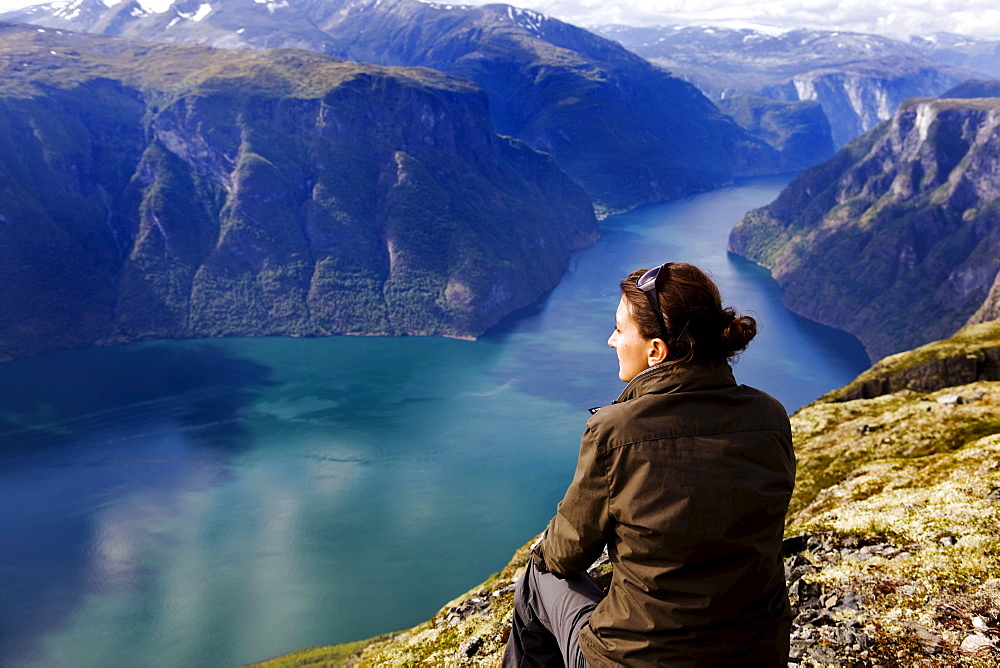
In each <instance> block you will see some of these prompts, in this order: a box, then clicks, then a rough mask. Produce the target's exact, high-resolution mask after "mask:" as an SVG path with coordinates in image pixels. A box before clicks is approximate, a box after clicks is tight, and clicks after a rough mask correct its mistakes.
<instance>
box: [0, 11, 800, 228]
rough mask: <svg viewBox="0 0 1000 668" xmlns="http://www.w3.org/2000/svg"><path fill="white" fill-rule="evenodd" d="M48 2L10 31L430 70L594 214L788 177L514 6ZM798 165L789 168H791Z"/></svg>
mask: <svg viewBox="0 0 1000 668" xmlns="http://www.w3.org/2000/svg"><path fill="white" fill-rule="evenodd" d="M102 6H103V3H101V2H100V0H74V1H73V2H70V3H52V4H50V5H46V6H40V7H36V8H29V9H26V10H23V11H20V12H15V13H11V14H8V15H7V16H8V17H10V18H14V20H18V21H30V22H33V23H38V24H40V25H46V26H52V27H57V28H69V29H73V30H87V31H91V32H97V33H103V34H108V35H121V36H125V37H131V38H141V39H150V40H156V41H166V42H174V43H178V42H188V43H199V44H209V45H213V46H219V47H227V48H228V47H233V46H244V47H254V48H273V47H277V46H292V47H299V48H308V49H313V50H316V51H321V52H323V53H326V54H330V55H334V56H338V57H343V58H350V59H353V60H360V61H365V62H373V63H378V64H383V65H407V66H425V67H432V68H435V69H438V70H441V71H444V72H448V73H450V74H455V75H458V76H462V77H465V78H468V79H471V80H472V81H474V82H475V83H476V84H478V85H479V86H480V87H482V88H483V90H484V91H486V94H487V96H488V97H489V100H490V113H491V117H492V119H493V123H494V126H495V128H496V129H497V131H498V132H500V133H502V134H508V135H511V136H514V137H517V138H519V139H522V140H524V141H525V142H527V143H528V144H529V145H530V146H532V147H533V148H536V149H538V150H541V151H545V152H546V153H550V154H551V155H552V156H553V157H554V158H555V160H556V162H557V163H558V164H559V165H560V167H562V168H563V169H564V170H565V171H566V172H567V173H568V174H569V175H570V176H571V177H573V178H574V179H576V180H577V181H578V182H579V183H581V184H582V185H583V186H584V188H586V190H587V191H588V192H589V193H590V194H591V196H592V198H593V199H594V200H595V201H597V202H598V203H599V204H600V205H602V206H605V207H607V208H610V209H623V208H629V207H632V206H636V205H638V204H642V203H645V202H651V201H658V200H663V199H668V198H672V197H678V196H681V195H685V194H688V193H691V192H696V191H700V190H705V189H709V188H713V187H717V186H719V185H721V184H724V183H728V182H730V181H731V180H732V179H733V178H734V177H736V176H745V175H750V174H759V173H774V172H778V171H788V170H790V169H793V168H794V164H799V162H801V161H799V162H795V160H797V159H798V158H793V159H792V161H789V160H787V159H786V158H785V156H783V155H782V153H781V152H780V151H778V150H775V149H774V148H772V147H770V146H769V145H768V144H767V143H766V142H764V141H761V140H760V139H757V138H756V137H754V136H752V135H750V134H748V133H747V132H745V131H744V130H743V129H741V128H740V127H739V126H738V125H737V124H736V123H734V122H733V121H732V120H731V119H729V118H727V117H726V116H724V115H723V114H722V113H720V112H719V110H718V109H717V108H716V107H715V106H714V105H713V104H712V103H711V102H710V101H709V100H708V99H706V98H705V96H703V95H702V94H701V93H700V92H699V91H698V90H697V89H696V88H695V87H694V86H692V85H690V84H689V83H687V82H685V81H683V80H681V79H679V78H677V77H674V76H671V75H669V74H668V73H666V72H664V71H663V70H661V69H659V68H657V67H654V66H652V65H651V64H650V63H648V62H647V61H645V60H643V59H642V58H639V57H638V56H636V55H635V54H633V53H631V52H629V51H627V50H626V49H624V48H622V47H621V46H620V45H619V44H616V43H615V42H612V41H610V40H607V39H604V38H601V37H598V36H597V35H594V34H592V33H589V32H587V31H585V30H582V29H580V28H577V27H575V26H572V25H569V24H567V23H563V22H561V21H558V20H555V19H553V18H551V17H548V16H545V15H544V14H540V13H538V12H533V11H530V10H523V9H519V8H515V7H511V6H509V5H501V4H494V5H486V6H482V7H472V6H466V5H451V4H439V3H433V2H420V1H419V0H332V1H324V2H319V1H316V0H282V1H281V2H266V3H261V2H254V1H253V0H214V1H213V2H211V3H210V4H209V3H199V2H194V1H192V0H178V1H177V2H174V4H172V5H170V6H169V7H168V8H166V9H165V11H162V12H159V13H157V12H150V11H148V10H146V9H143V8H142V7H141V6H140V5H139V4H137V3H136V2H135V1H134V0H129V1H127V2H122V3H120V4H118V5H115V6H114V7H111V8H107V7H104V8H103V9H101V7H102ZM793 163H794V164H793Z"/></svg>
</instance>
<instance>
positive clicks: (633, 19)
mask: <svg viewBox="0 0 1000 668" xmlns="http://www.w3.org/2000/svg"><path fill="white" fill-rule="evenodd" d="M36 1H37V0H36ZM151 1H155V0H151ZM495 1H496V0H463V4H487V2H495ZM161 2H169V0H161ZM29 4H35V2H33V1H32V0H0V11H7V10H10V9H15V8H18V7H23V6H26V5H29ZM512 4H515V5H516V6H521V7H526V8H531V9H535V10H538V11H541V12H544V13H546V14H549V15H550V16H554V17H555V18H558V19H562V20H563V21H568V22H570V23H575V24H577V25H580V26H584V27H593V26H599V25H604V24H608V23H623V24H626V25H673V24H685V25H687V24H696V25H699V24H717V25H726V26H734V27H735V26H758V25H761V26H773V27H777V28H781V29H786V30H790V29H792V28H819V29H829V30H848V31H853V32H872V33H878V34H883V35H888V36H891V37H898V38H904V39H905V38H907V37H909V36H910V35H914V34H928V33H932V32H956V33H961V34H966V35H972V36H975V37H981V38H986V39H1000V9H997V8H996V0H888V1H887V2H873V1H872V0H842V1H838V0H619V1H618V2H614V3H609V2H607V1H606V0H527V1H526V2H514V3H512Z"/></svg>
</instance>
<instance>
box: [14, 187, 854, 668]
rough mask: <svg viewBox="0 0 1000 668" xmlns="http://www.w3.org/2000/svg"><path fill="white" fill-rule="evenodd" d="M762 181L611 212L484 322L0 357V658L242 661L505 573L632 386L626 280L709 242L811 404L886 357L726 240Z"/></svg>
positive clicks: (380, 627)
mask: <svg viewBox="0 0 1000 668" xmlns="http://www.w3.org/2000/svg"><path fill="white" fill-rule="evenodd" d="M783 183H784V180H782V179H760V180H755V181H752V182H748V183H747V184H743V185H741V186H739V187H734V188H729V189H725V190H721V191H716V192H713V193H707V194H705V195H701V196H698V197H692V198H688V199H686V200H682V201H678V202H672V203H668V204H659V205H652V206H648V207H643V208H642V209H640V210H637V211H634V212H632V213H630V214H626V215H623V216H618V217H615V218H612V219H610V220H608V221H606V224H605V225H604V229H605V232H604V238H603V239H602V240H601V242H599V243H598V244H597V245H596V246H594V247H592V248H589V249H586V250H584V251H582V252H580V253H578V254H577V255H576V257H575V258H574V261H573V265H572V267H571V268H570V271H569V272H568V273H567V276H566V277H565V279H564V281H563V282H562V283H561V284H560V285H559V286H558V287H557V288H556V289H555V290H553V291H552V292H551V293H550V294H549V295H548V296H547V297H546V298H545V299H544V300H542V301H541V302H539V303H538V304H536V305H533V306H532V307H530V308H529V309H526V310H525V311H524V312H521V313H519V314H516V315H515V316H513V317H511V318H508V319H507V320H505V321H504V322H503V323H501V325H500V326H499V327H497V328H496V329H495V330H494V331H492V332H491V333H490V334H489V335H488V336H486V337H484V338H483V339H481V340H480V341H477V342H467V341H452V340H445V339H421V338H395V339H375V338H360V337H335V338H329V339H308V340H296V339H224V340H212V341H176V342H150V343H142V344H134V345H130V346H124V347H117V348H105V349H91V350H77V351H66V352H62V353H55V354H51V355H45V356H40V357H37V358H32V359H28V360H21V361H18V362H13V363H9V364H3V365H0V517H2V518H3V522H4V525H3V526H4V531H3V532H0V575H2V577H0V664H3V665H55V666H102V665H108V664H109V663H110V664H116V665H162V666H177V665H189V666H199V665H205V666H215V665H235V664H238V663H245V662H250V661H255V660H260V659H263V658H267V657H269V656H273V655H276V654H279V653H282V652H286V651H290V650H293V649H298V648H302V647H307V646H312V645H319V644H329V643H335V642H342V641H347V640H353V639H358V638H363V637H368V636H371V635H375V634H377V633H381V632H385V631H389V630H393V629H398V628H403V627H406V626H410V625H412V624H414V623H417V622H419V621H421V620H422V619H426V618H428V617H429V616H430V615H432V614H433V613H434V612H436V611H437V609H438V608H439V607H440V605H442V604H443V603H444V602H446V601H447V600H449V599H451V598H453V597H454V596H456V595H458V594H459V593H461V592H463V591H465V590H466V589H468V588H469V587H471V586H473V585H475V584H476V583H478V582H479V581H481V580H482V579H484V578H485V577H486V576H487V575H488V574H489V573H491V572H493V571H496V570H498V569H499V568H500V567H501V566H502V565H503V563H504V562H505V561H506V559H507V558H508V557H509V555H510V554H511V553H512V551H513V550H514V548H516V547H517V546H519V545H520V544H522V543H523V542H524V541H525V540H527V539H528V538H530V537H531V536H532V535H533V534H534V533H536V532H537V531H538V530H540V529H541V528H542V526H544V523H545V521H547V519H548V517H549V516H550V515H551V513H552V511H553V509H554V506H555V503H556V502H557V501H558V499H559V498H560V496H561V494H562V491H563V490H564V489H565V486H566V484H567V483H568V481H569V478H570V477H571V475H572V470H573V462H574V460H575V457H576V450H577V447H578V442H579V434H580V433H581V431H582V428H583V423H584V421H585V420H586V417H587V413H586V410H585V409H586V408H587V407H589V406H595V405H599V404H601V403H606V402H608V401H610V400H612V399H614V398H615V396H617V394H618V392H619V391H620V389H621V383H620V382H618V380H617V362H616V360H615V355H614V353H613V351H611V350H610V349H609V348H607V347H606V344H605V342H606V339H607V336H608V334H609V333H610V331H611V328H612V323H613V317H614V309H615V306H616V304H617V301H618V288H617V282H618V280H620V278H621V277H622V276H624V275H625V274H626V273H627V272H628V271H630V270H631V269H634V268H636V267H638V266H650V265H652V264H656V263H659V262H663V261H665V260H687V261H690V262H693V263H695V264H699V265H701V266H703V267H704V268H706V269H709V270H711V271H712V272H713V274H714V276H715V278H716V279H717V281H718V282H719V284H720V287H721V289H722V292H723V297H724V299H725V301H727V302H731V303H734V304H736V305H737V306H739V307H741V308H750V309H753V310H754V311H755V312H756V314H757V315H758V317H759V318H760V321H761V335H760V337H759V340H757V341H755V342H754V344H753V345H752V347H751V349H750V351H749V352H748V353H746V354H745V355H744V358H743V359H742V360H741V361H740V363H739V365H738V366H737V369H736V371H737V378H738V379H740V380H741V381H742V382H746V383H748V384H752V385H757V386H759V387H762V388H763V389H765V390H767V391H768V392H771V393H772V394H774V395H775V396H776V397H778V398H779V399H780V400H781V401H782V402H783V403H784V404H785V405H786V407H788V408H790V409H794V408H796V407H798V406H800V405H802V404H803V403H806V402H808V401H810V400H812V399H814V398H815V397H816V396H818V395H819V394H821V393H822V392H825V391H826V390H828V389H830V388H832V387H835V386H839V385H841V384H843V383H844V382H846V381H847V380H849V379H850V378H852V377H853V376H854V375H855V374H856V373H857V372H858V371H860V370H861V369H863V368H864V367H865V366H866V359H865V358H864V355H863V352H862V351H861V350H860V346H859V344H858V343H857V342H856V341H854V340H853V339H852V338H851V337H849V336H846V335H843V334H841V333H838V332H835V331H833V330H830V329H828V328H825V327H822V326H819V325H816V324H815V323H810V322H808V321H806V320H803V319H801V318H797V317H795V316H793V315H792V314H790V313H788V312H787V311H785V310H784V309H783V308H782V307H781V305H780V293H779V291H778V289H777V286H776V285H775V284H774V282H773V281H771V279H770V277H769V276H768V275H767V272H766V271H763V270H761V269H760V268H759V267H756V266H754V265H752V264H750V263H747V262H745V261H743V260H741V259H739V258H735V257H729V256H727V255H726V253H725V238H726V235H727V233H728V229H729V228H730V227H731V225H732V223H733V222H735V220H736V219H737V218H738V217H739V216H740V215H741V214H742V213H743V212H744V211H746V210H748V209H750V208H752V207H754V206H759V205H762V204H765V203H767V202H769V201H770V200H771V199H773V197H774V196H775V195H776V194H777V192H778V191H779V190H780V188H781V186H782V185H783Z"/></svg>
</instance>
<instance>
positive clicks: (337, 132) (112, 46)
mask: <svg viewBox="0 0 1000 668" xmlns="http://www.w3.org/2000/svg"><path fill="white" fill-rule="evenodd" d="M0 60H2V63H3V64H2V68H3V70H4V72H5V73H6V74H5V77H4V79H3V81H2V82H0V193H2V197H0V290H2V291H3V292H4V299H3V300H0V357H5V358H12V357H20V356H24V355H29V354H33V353H37V352H42V351H45V350H53V349H57V348H65V347H72V346H81V345H89V344H93V343H108V342H124V341H132V340H137V339H146V338H155V337H199V336H228V335H244V336H250V335H292V336H317V335H327V334H334V333H348V334H396V335H399V334H421V335H428V334H433V335H445V336H454V337H474V336H477V335H479V334H481V333H482V332H483V331H485V330H486V329H487V328H488V327H490V326H491V325H493V324H495V323H496V322H497V321H498V320H499V319H500V318H502V317H503V316H504V315H505V314H507V313H509V312H511V311H513V310H515V309H517V308H520V307H522V306H525V305H527V304H529V303H530V302H532V301H534V300H535V299H537V298H538V297H539V296H540V295H541V294H542V293H544V292H545V291H546V290H548V289H551V287H552V286H553V285H555V284H556V283H557V282H558V280H559V278H560V277H561V275H562V273H563V272H564V271H565V268H566V266H567V262H568V258H569V253H570V251H571V250H572V249H574V248H579V247H581V246H583V245H586V244H588V243H591V242H592V241H594V240H595V239H596V237H597V226H596V220H595V217H594V213H593V209H592V207H591V204H590V201H589V199H588V197H587V195H586V193H585V192H584V191H583V190H582V189H581V188H580V187H579V186H578V185H576V184H575V183H573V182H572V181H571V180H570V179H569V178H568V177H567V176H566V175H565V174H564V173H563V172H561V171H560V170H559V169H558V168H557V167H556V166H555V164H554V163H553V162H552V159H551V158H550V157H549V156H546V155H544V154H541V153H538V152H536V151H534V150H532V149H531V148H529V147H527V146H525V145H524V144H523V143H522V142H520V141H517V140H513V139H510V138H505V137H501V136H498V135H497V134H496V133H495V132H494V131H493V128H492V126H491V124H490V120H489V116H488V109H487V106H488V105H487V100H486V96H485V95H483V93H482V91H480V90H478V89H477V88H476V87H475V86H473V85H472V84H470V83H468V82H466V81H463V80H460V79H457V78H454V77H449V76H446V75H443V74H440V73H437V72H433V71H431V70H406V69H402V68H386V67H378V66H372V65H359V64H357V63H351V62H346V61H341V60H338V59H335V58H331V57H327V56H321V55H319V54H315V53H311V52H306V51H292V50H282V51H272V52H256V51H223V50H215V49H210V48H206V47H193V46H166V45H153V44H149V43H143V42H135V41H131V40H118V39H109V38H100V37H94V36H85V35H75V34H69V33H62V32H61V31H52V30H50V31H45V30H40V29H36V28H34V27H29V26H23V25H16V24H0Z"/></svg>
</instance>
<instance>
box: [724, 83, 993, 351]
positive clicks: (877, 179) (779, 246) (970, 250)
mask: <svg viewBox="0 0 1000 668" xmlns="http://www.w3.org/2000/svg"><path fill="white" fill-rule="evenodd" d="M998 151H1000V99H996V98H978V99H969V100H952V99H939V100H934V99H915V100H910V101H908V102H907V103H906V104H904V105H903V106H901V107H900V109H899V111H898V112H897V114H896V115H895V116H894V117H893V119H892V120H891V121H888V122H886V123H884V124H882V125H879V126H878V127H877V128H875V129H874V130H872V131H871V132H869V133H868V134H866V135H865V136H863V137H861V138H859V139H858V140H856V141H855V142H853V143H851V144H850V145H848V146H847V147H846V148H845V149H844V150H843V151H841V152H840V153H838V154H837V155H836V156H834V158H833V159H831V160H830V161H828V162H826V163H824V164H822V165H818V166H816V167H814V168H812V169H810V170H808V171H806V172H803V173H802V174H801V175H800V176H799V177H797V178H796V179H795V180H794V181H793V182H792V183H791V184H790V185H789V186H788V187H787V188H786V189H785V190H784V191H783V192H782V193H781V195H780V196H779V197H778V198H777V199H776V200H775V201H774V202H773V203H772V204H770V205H769V206H767V207H764V208H762V209H757V210H755V211H752V212H750V213H748V214H747V215H746V216H744V217H743V219H742V220H740V222H739V223H738V224H737V225H736V227H735V228H734V229H733V231H732V234H731V236H730V240H729V244H730V249H731V250H732V251H733V252H736V253H739V254H740V255H743V256H745V257H748V258H750V259H751V260H753V261H755V262H757V263H759V264H762V265H764V266H766V267H768V268H769V269H771V271H772V273H773V274H774V277H775V278H776V279H777V281H778V283H779V284H780V285H781V286H782V287H783V288H784V291H785V292H784V301H785V304H786V305H787V306H788V307H789V308H791V309H792V310H794V311H796V312H798V313H801V314H802V315H805V316H806V317H809V318H812V319H814V320H817V321H819V322H822V323H825V324H828V325H831V326H833V327H838V328H841V329H846V330H847V331H849V332H851V333H853V334H854V335H855V336H857V337H858V338H859V339H860V340H861V341H862V343H864V344H865V346H866V347H867V349H868V351H869V354H870V355H871V356H872V357H873V358H879V357H883V356H885V355H888V354H891V353H894V352H898V351H900V350H906V349H909V348H913V347H915V346H919V345H922V344H924V343H927V342H928V341H932V340H935V339H940V338H942V337H945V336H947V335H949V334H950V333H951V332H954V331H955V330H956V329H957V328H958V327H960V326H961V325H962V324H963V323H965V322H966V320H968V319H969V317H970V316H971V315H972V314H973V313H975V312H976V310H977V309H978V308H979V307H980V306H981V305H982V304H983V302H984V300H986V299H987V295H988V293H989V291H990V287H991V285H992V283H993V281H994V278H995V276H996V274H997V271H998V268H1000V206H998V198H1000V173H998V171H997V161H996V158H995V156H996V155H997V152H998Z"/></svg>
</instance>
